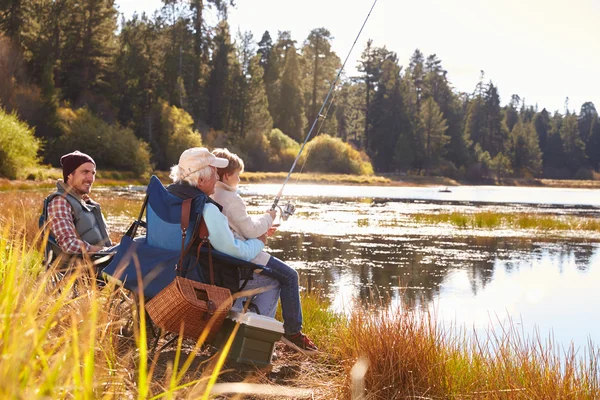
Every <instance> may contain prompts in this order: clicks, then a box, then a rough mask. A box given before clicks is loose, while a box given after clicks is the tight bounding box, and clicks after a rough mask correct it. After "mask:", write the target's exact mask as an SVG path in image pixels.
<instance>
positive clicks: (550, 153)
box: [542, 112, 570, 179]
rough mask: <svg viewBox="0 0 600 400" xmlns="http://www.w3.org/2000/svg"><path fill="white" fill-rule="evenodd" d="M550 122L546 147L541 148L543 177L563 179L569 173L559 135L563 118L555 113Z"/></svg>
mask: <svg viewBox="0 0 600 400" xmlns="http://www.w3.org/2000/svg"><path fill="white" fill-rule="evenodd" d="M550 122H551V128H550V130H549V131H548V136H547V138H546V145H545V146H544V147H543V148H542V152H543V157H542V159H543V165H544V176H546V177H549V178H563V179H564V178H567V177H570V175H569V174H570V173H569V172H568V170H567V169H566V155H565V150H564V146H563V140H562V137H561V134H560V131H561V129H562V125H563V116H562V115H560V114H559V113H558V112H557V113H555V114H554V115H553V117H552V119H551V121H550Z"/></svg>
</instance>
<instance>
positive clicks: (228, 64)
mask: <svg viewBox="0 0 600 400" xmlns="http://www.w3.org/2000/svg"><path fill="white" fill-rule="evenodd" d="M239 74H240V67H239V63H238V61H237V59H236V57H235V53H234V47H233V45H232V43H231V36H230V34H229V25H228V24H227V21H222V22H220V23H219V25H218V26H217V34H216V36H215V39H214V49H213V58H212V61H211V72H210V79H209V83H208V116H209V119H208V123H209V124H210V125H211V126H212V127H213V128H214V129H215V130H219V131H226V132H231V131H232V130H233V127H234V125H235V124H236V123H237V120H236V119H235V118H236V117H235V106H234V104H233V102H234V101H235V99H236V97H237V96H239V95H240V92H239V91H238V90H239V87H237V86H236V80H237V79H236V78H237V77H238V76H239Z"/></svg>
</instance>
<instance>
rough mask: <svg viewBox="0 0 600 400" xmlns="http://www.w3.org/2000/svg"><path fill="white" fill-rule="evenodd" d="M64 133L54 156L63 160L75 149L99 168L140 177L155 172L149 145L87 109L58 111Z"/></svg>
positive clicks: (56, 145)
mask: <svg viewBox="0 0 600 400" xmlns="http://www.w3.org/2000/svg"><path fill="white" fill-rule="evenodd" d="M59 118H60V121H61V122H60V124H61V128H62V131H63V134H62V135H61V136H60V137H59V138H58V140H57V141H56V143H55V145H54V146H55V148H54V151H53V153H54V154H55V155H57V156H58V157H60V155H61V154H66V153H69V152H71V151H74V150H80V151H83V152H84V153H87V154H89V155H90V156H91V157H92V158H94V160H95V161H96V164H97V166H98V168H99V169H116V170H121V171H131V172H133V173H134V174H135V175H136V176H138V177H140V176H143V175H145V174H147V173H149V172H151V171H152V166H151V165H150V150H149V147H148V144H147V143H146V142H144V141H142V140H140V139H138V138H136V137H135V134H134V133H133V131H132V130H131V129H128V128H122V127H120V126H119V125H110V124H107V123H106V122H104V121H103V120H101V119H100V118H98V117H96V116H95V115H93V114H92V113H91V112H90V111H89V110H88V109H87V108H80V109H79V110H77V111H73V110H71V109H68V108H64V109H60V110H59Z"/></svg>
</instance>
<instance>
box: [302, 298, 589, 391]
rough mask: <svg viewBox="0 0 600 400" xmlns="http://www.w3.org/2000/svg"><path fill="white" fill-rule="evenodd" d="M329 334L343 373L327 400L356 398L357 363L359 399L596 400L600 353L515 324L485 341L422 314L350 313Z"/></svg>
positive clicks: (334, 381)
mask: <svg viewBox="0 0 600 400" xmlns="http://www.w3.org/2000/svg"><path fill="white" fill-rule="evenodd" d="M332 333H333V334H334V335H335V338H336V339H335V340H333V341H332V348H328V349H326V351H327V352H328V353H330V354H334V355H335V357H333V359H332V360H329V361H328V363H329V364H331V365H337V366H343V369H344V371H343V372H340V373H338V374H337V375H336V376H334V378H333V379H332V380H331V381H330V382H329V383H328V385H327V388H329V390H328V391H327V392H326V394H324V396H323V397H324V398H336V399H350V398H357V397H356V396H357V395H356V387H357V384H356V382H353V381H352V376H353V373H355V370H356V368H357V366H359V367H361V368H364V370H365V371H366V372H365V373H364V380H363V381H362V383H361V384H360V385H359V387H362V388H364V389H361V395H362V396H364V397H362V398H363V399H381V400H383V399H385V400H389V399H590V400H591V399H597V398H600V368H599V367H598V362H599V361H600V351H599V350H598V349H597V348H595V347H594V345H593V344H592V343H590V345H589V347H588V349H587V353H586V354H585V355H583V356H582V354H581V353H578V352H577V351H576V350H575V349H573V348H569V349H566V350H563V349H561V348H559V347H558V346H557V345H556V343H554V341H553V340H552V339H551V338H550V339H541V338H540V337H539V336H535V335H534V336H532V337H525V336H524V334H523V332H520V331H518V330H517V329H516V328H515V326H514V325H510V326H505V327H504V330H503V331H501V332H500V333H497V332H488V333H487V334H486V335H484V336H485V337H482V336H481V335H477V334H476V333H475V332H468V331H467V330H465V329H456V328H443V327H441V326H440V325H439V324H438V323H437V321H436V319H435V316H434V315H431V314H429V313H428V312H426V311H417V312H402V311H390V310H386V311H378V310H375V309H372V310H365V309H361V310H355V311H354V312H352V313H351V315H350V317H349V319H348V320H347V322H346V323H345V324H344V325H343V327H338V329H336V330H335V331H333V332H332ZM318 339H319V338H318V337H317V340H318ZM357 362H358V363H357ZM357 364H358V365H357ZM307 379H310V377H309V376H307ZM316 384H317V383H316V382H315V385H316ZM353 390H354V392H353Z"/></svg>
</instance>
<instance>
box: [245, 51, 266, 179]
mask: <svg viewBox="0 0 600 400" xmlns="http://www.w3.org/2000/svg"><path fill="white" fill-rule="evenodd" d="M260 60H261V55H260V54H257V55H256V56H254V57H253V58H252V60H250V64H249V66H248V71H247V77H248V82H247V92H246V95H245V98H244V115H245V124H244V126H245V128H244V132H243V138H242V141H241V144H240V147H241V150H242V152H243V153H244V154H245V155H246V156H247V160H246V167H247V168H248V169H249V170H255V171H256V170H258V171H264V170H266V169H268V165H267V164H268V160H269V154H268V143H267V139H266V135H267V134H268V133H270V132H271V129H273V120H272V118H271V114H270V113H269V102H268V99H267V93H266V91H265V86H264V82H263V75H264V71H263V69H262V67H261V66H260Z"/></svg>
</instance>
